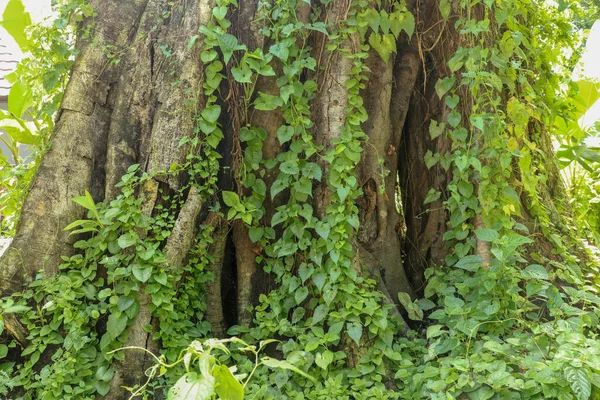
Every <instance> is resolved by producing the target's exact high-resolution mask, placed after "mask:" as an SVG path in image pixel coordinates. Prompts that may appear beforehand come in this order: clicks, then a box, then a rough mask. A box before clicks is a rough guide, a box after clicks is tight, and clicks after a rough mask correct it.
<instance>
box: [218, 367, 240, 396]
mask: <svg viewBox="0 0 600 400" xmlns="http://www.w3.org/2000/svg"><path fill="white" fill-rule="evenodd" d="M212 373H213V376H214V378H215V384H216V385H215V391H216V392H217V395H218V396H219V397H220V398H221V399H227V400H243V399H244V388H243V386H242V385H241V383H240V382H239V381H238V380H237V379H235V377H234V376H233V375H232V374H231V371H230V370H229V368H227V366H225V365H218V366H216V367H215V368H214V369H213V371H212Z"/></svg>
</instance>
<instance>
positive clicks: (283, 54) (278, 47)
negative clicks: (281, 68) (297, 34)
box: [269, 42, 290, 62]
mask: <svg viewBox="0 0 600 400" xmlns="http://www.w3.org/2000/svg"><path fill="white" fill-rule="evenodd" d="M269 53H271V54H273V55H274V56H275V57H277V58H279V59H280V60H281V61H284V62H285V61H287V59H288V57H289V56H290V51H289V49H288V46H287V44H286V43H285V42H278V43H275V44H274V45H272V46H271V47H269Z"/></svg>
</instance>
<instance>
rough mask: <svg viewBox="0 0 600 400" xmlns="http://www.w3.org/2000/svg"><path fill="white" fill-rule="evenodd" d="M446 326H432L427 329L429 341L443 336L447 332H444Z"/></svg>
mask: <svg viewBox="0 0 600 400" xmlns="http://www.w3.org/2000/svg"><path fill="white" fill-rule="evenodd" d="M444 328H445V326H444V325H431V326H430V327H428V328H427V339H433V338H436V337H438V336H441V335H443V334H444V333H446V332H447V331H445V330H444Z"/></svg>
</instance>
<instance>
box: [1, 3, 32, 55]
mask: <svg viewBox="0 0 600 400" xmlns="http://www.w3.org/2000/svg"><path fill="white" fill-rule="evenodd" d="M0 24H1V25H2V27H3V28H4V29H6V32H8V34H9V35H10V36H12V37H13V39H15V42H17V44H18V45H19V47H20V48H21V51H23V52H25V51H27V50H28V49H29V47H30V46H31V41H30V40H29V39H28V38H27V34H26V33H25V29H26V28H27V27H28V26H29V25H31V17H30V16H29V13H28V12H26V11H25V7H24V6H23V2H22V1H21V0H9V2H8V4H7V5H6V8H5V9H4V12H3V13H2V21H0Z"/></svg>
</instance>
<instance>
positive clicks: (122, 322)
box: [106, 313, 127, 340]
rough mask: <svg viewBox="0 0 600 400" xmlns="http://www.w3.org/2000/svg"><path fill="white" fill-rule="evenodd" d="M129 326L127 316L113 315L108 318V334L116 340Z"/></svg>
mask: <svg viewBox="0 0 600 400" xmlns="http://www.w3.org/2000/svg"><path fill="white" fill-rule="evenodd" d="M126 326H127V315H125V314H121V313H118V314H117V313H113V314H110V316H109V317H108V321H107V322H106V332H107V333H108V334H109V335H110V337H111V338H112V339H113V340H114V339H117V338H118V337H119V336H120V335H121V333H123V331H124V330H125V327H126Z"/></svg>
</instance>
